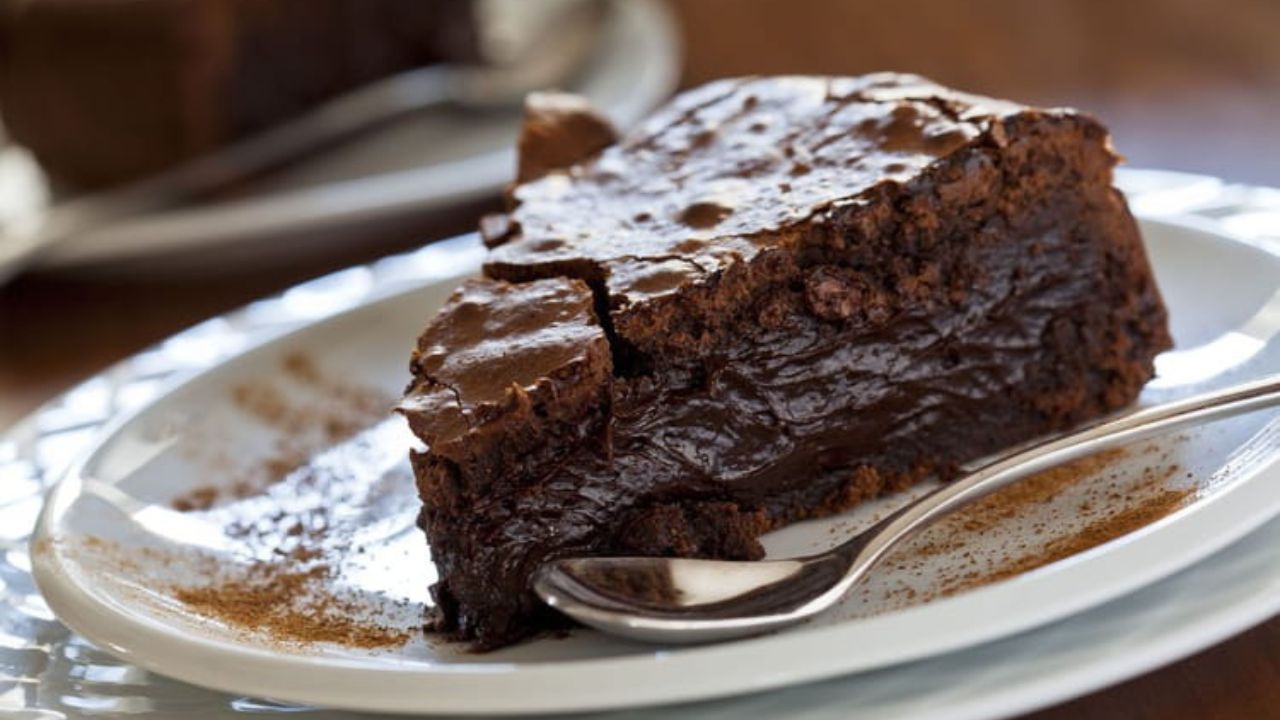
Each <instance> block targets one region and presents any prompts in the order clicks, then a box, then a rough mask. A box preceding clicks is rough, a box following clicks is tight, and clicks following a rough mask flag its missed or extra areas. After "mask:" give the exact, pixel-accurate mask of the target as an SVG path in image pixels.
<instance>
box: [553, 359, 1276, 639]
mask: <svg viewBox="0 0 1280 720" xmlns="http://www.w3.org/2000/svg"><path fill="white" fill-rule="evenodd" d="M1274 405H1280V375H1273V376H1270V377H1268V378H1265V379H1263V380H1258V381H1254V382H1249V383H1244V384H1240V385H1235V386H1232V387H1229V388H1226V389H1224V390H1218V391H1215V392H1210V393H1205V394H1202V395H1196V396H1194V397H1190V398H1187V399H1185V400H1180V401H1177V402H1172V403H1168V404H1165V405H1159V406H1155V407H1150V408H1146V409H1142V410H1137V411H1135V412H1132V413H1130V414H1127V415H1124V416H1122V417H1119V418H1116V419H1114V420H1110V421H1107V422H1103V423H1101V424H1098V425H1095V426H1093V427H1089V428H1086V429H1084V430H1080V431H1078V432H1075V433H1071V434H1069V435H1066V436H1063V437H1059V438H1056V439H1053V440H1050V441H1047V442H1044V443H1041V444H1039V445H1035V446H1034V447H1031V448H1030V449H1028V450H1024V451H1021V452H1018V453H1015V454H1013V455H1010V456H1008V457H1005V458H1003V459H1000V460H997V461H995V462H992V463H990V464H988V465H986V466H984V467H982V468H980V469H978V470H976V471H974V472H973V473H971V474H969V475H966V476H964V477H963V478H961V479H959V480H956V481H955V482H951V483H948V484H946V485H943V486H942V487H941V488H939V489H938V490H936V491H934V492H932V493H930V494H928V495H926V496H924V497H922V498H920V499H919V500H917V501H915V502H913V503H911V504H909V505H907V506H906V507H904V508H902V509H901V510H899V511H897V512H895V513H893V514H892V515H890V516H889V517H887V518H885V519H884V520H882V521H880V522H878V523H876V524H875V525H873V526H872V527H870V528H868V529H867V530H864V531H863V532H861V533H859V534H858V535H856V536H854V537H853V538H851V539H849V540H848V541H846V542H844V543H842V544H840V545H838V546H837V547H835V548H832V549H831V550H828V551H826V552H822V553H818V554H816V555H809V556H806V557H799V558H794V559H789V560H767V561H760V562H732V561H721V560H692V559H684V558H646V557H618V558H564V559H560V560H554V561H552V562H549V563H547V564H545V565H543V566H542V567H541V568H539V569H538V572H537V573H536V574H535V576H534V583H533V587H534V590H535V592H537V594H538V596H539V597H541V598H542V600H543V601H544V602H546V603H547V604H548V605H550V606H551V607H553V608H555V609H556V610H559V611H560V612H562V613H564V614H566V615H568V616H569V617H571V618H573V619H575V620H577V621H579V622H581V623H583V624H585V625H590V626H592V627H595V628H597V629H599V630H603V631H604V632H607V633H612V634H614V635H622V636H626V637H630V638H635V639H639V640H646V641H652V642H662V643H695V642H706V641H711V640H726V639H729V638H735V637H743V636H748V635H756V634H759V633H763V632H768V631H770V630H776V629H778V628H782V627H786V626H787V625H793V624H795V623H798V622H801V621H803V620H807V619H809V618H812V617H814V616H815V615H818V614H820V613H822V612H824V611H826V610H828V609H830V608H831V607H832V606H834V605H835V604H836V603H837V602H839V601H840V599H841V598H842V597H844V595H845V594H846V593H847V592H848V591H849V589H850V588H852V587H853V586H854V585H855V584H856V583H858V582H859V581H860V580H862V579H863V578H864V577H866V575H867V573H868V572H869V571H870V570H871V569H872V568H873V567H875V565H876V564H877V563H878V562H879V561H880V560H881V559H883V558H884V557H885V555H886V554H888V552H889V551H890V550H892V549H893V548H894V547H896V546H898V545H899V544H901V543H902V542H903V541H905V540H907V539H909V538H911V537H913V536H915V535H916V534H917V533H919V532H920V531H921V530H922V529H924V528H925V527H926V526H928V525H929V524H931V523H932V522H934V521H935V520H937V519H939V518H941V517H943V516H944V515H946V514H948V513H950V512H951V511H953V510H956V509H958V508H960V507H963V506H965V505H967V504H969V503H971V502H973V501H974V500H977V499H978V498H981V497H983V496H985V495H988V494H990V493H991V492H993V491H995V490H997V489H999V488H1002V487H1005V486H1006V485H1009V484H1011V483H1013V482H1016V481H1018V480H1020V479H1022V478H1025V477H1027V476H1030V475H1034V474H1036V473H1039V472H1041V471H1044V470H1048V469H1050V468H1052V467H1055V466H1058V465H1061V464H1063V463H1066V462H1070V461H1072V460H1077V459H1080V458H1083V457H1088V456H1090V455H1093V454H1095V453H1098V452H1102V451H1104V450H1109V449H1112V448H1116V447H1120V446H1123V445H1127V444H1129V443H1132V442H1136V441H1138V440H1142V439H1144V438H1148V437H1151V436H1154V435H1157V434H1160V433H1164V432H1168V431H1171V430H1174V429H1177V428H1181V427H1186V426H1190V425H1196V424H1201V423H1205V422H1208V421H1211V420H1217V419H1221V418H1226V417H1230V416H1233V415H1238V414H1241V413H1246V412H1250V411H1254V410H1260V409H1263V408H1266V407H1271V406H1274Z"/></svg>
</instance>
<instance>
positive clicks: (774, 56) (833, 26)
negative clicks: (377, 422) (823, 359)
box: [0, 0, 1280, 720]
mask: <svg viewBox="0 0 1280 720" xmlns="http://www.w3.org/2000/svg"><path fill="white" fill-rule="evenodd" d="M673 8H674V9H675V11H676V14H677V16H679V18H680V20H681V23H682V27H683V29H684V33H685V36H686V45H687V56H686V71H685V77H684V83H685V85H692V84H697V83H698V82H701V81H703V80H706V79H709V78H713V77H720V76H725V75H736V74H744V73H764V72H826V73H857V72H866V71H870V70H877V69H897V70H911V71H917V72H921V73H924V74H927V75H930V76H932V77H934V78H936V79H938V80H940V81H943V82H947V83H952V84H955V85H957V86H960V87H964V88H967V89H973V90H977V91H983V92H988V93H991V94H996V95H1006V96H1009V97H1015V98H1019V99H1024V100H1029V101H1035V102H1041V103H1054V104H1071V105H1076V106H1079V107H1084V108H1087V109H1090V110H1093V111H1094V112H1095V113H1096V114H1097V115H1099V116H1100V117H1102V118H1103V119H1104V120H1105V121H1107V122H1108V123H1109V124H1111V125H1112V127H1113V129H1114V130H1115V132H1116V136H1117V144H1118V145H1119V147H1120V149H1121V151H1122V152H1124V153H1125V154H1127V155H1128V156H1129V158H1130V161H1131V162H1132V163H1133V164H1135V165H1143V166H1151V167H1166V168H1174V169H1185V170H1193V171H1200V172H1210V173H1214V174H1218V175H1222V176H1225V177H1228V178H1230V179H1233V180H1242V181H1250V182H1256V183H1263V184H1280V144H1277V143H1276V142H1274V140H1273V138H1271V130H1272V128H1273V127H1275V126H1276V123H1275V122H1274V120H1272V118H1275V117H1277V116H1280V42H1277V41H1276V39H1275V31H1276V30H1277V29H1280V4H1277V3H1270V2H1263V1H1261V0H1260V1H1258V2H1242V1H1238V0H1231V1H1229V2H1217V3H1204V2H1200V1H1199V0H1167V1H1165V2H1145V1H1129V2H1124V3H1114V2H1104V1H1103V0H1083V1H1076V2H1036V3H1026V2H1021V1H1020V0H978V1H977V2H967V3H944V2H931V1H928V0H898V2H895V3H870V2H837V1H835V0H829V1H828V0H812V1H810V2H786V3H783V2H776V1H775V0H689V1H688V2H681V3H675V4H673ZM486 206H487V204H486V203H481V204H477V205H473V206H469V207H465V208H457V209H454V210H452V211H450V212H448V213H444V214H437V215H432V216H427V217H424V218H421V219H420V220H419V221H417V222H416V223H415V224H414V226H413V227H411V228H408V229H407V230H401V231H398V232H396V233H394V234H393V236H391V237H381V238H376V239H370V240H369V241H367V242H365V243H363V244H362V245H361V246H360V247H359V248H358V249H356V250H351V251H347V252H345V253H344V254H343V255H341V256H337V255H333V256H327V257H321V258H310V259H307V260H305V261H299V262H298V263H296V264H295V265H293V266H291V267H289V268H287V269H285V270H281V269H279V268H269V269H255V268H245V269H244V270H243V271H236V272H223V273H220V274H218V275H205V276H191V275H184V276H181V277H155V276H151V277H147V278H139V277H130V276H127V275H115V276H102V275H98V274H86V275H80V276H69V275H53V274H39V275H28V276H25V277H22V278H19V279H18V280H16V281H15V282H13V283H11V284H9V285H8V286H6V287H4V288H0V428H2V427H4V426H7V425H8V424H10V423H12V422H14V421H16V420H17V419H18V418H20V417H21V416H23V415H24V414H26V413H28V412H30V411H31V410H33V409H34V408H35V407H37V406H38V405H39V404H40V403H41V402H43V401H45V400H47V399H49V398H50V397H52V396H53V395H55V394H57V393H58V392H60V391H62V390H64V389H66V388H67V387H69V386H71V385H72V384H74V383H75V382H77V381H79V380H81V379H83V378H86V377H88V376H90V375H92V374H94V373H95V372H97V371H99V370H101V369H103V368H104V367H106V366H107V365H109V364H110V363H112V362H115V361H117V360H119V359H122V358H124V357H126V356H128V355H129V354H131V353H133V352H135V351H137V350H140V349H142V348H144V347H146V346H147V345H150V344H151V343H154V342H156V341H158V340H160V339H162V338H164V337H166V336H167V335H170V334H172V333H173V332H175V331H177V330H180V329H182V328H184V327H186V326H188V325H191V324H194V323H196V322H199V321H200V320H203V319H205V318H208V317H210V316H212V315H215V314H218V313H221V312H224V311H226V310H229V309H231V308H234V307H236V306H238V305H241V304H243V303H245V302H247V301H249V300H252V299H253V298H255V297H259V296H261V295H263V294H266V293H270V292H273V291H276V290H279V289H282V288H284V287H287V286H289V285H291V284H293V283H296V282H299V281H301V280H303V279H306V278H308V277H312V276H315V275H317V274H320V273H323V272H325V271H327V270H331V269H336V268H339V267H342V266H345V265H347V264H350V263H354V262H360V261H365V260H369V259H372V258H374V257H377V256H379V255H381V254H385V253H387V252H392V251H395V250H398V249H404V248H408V247H411V246H412V245H414V244H416V243H419V242H422V241H426V240H430V239H436V238H442V237H447V236H449V235H451V234H455V233H457V232H460V231H464V230H467V229H470V227H472V226H473V224H474V222H475V218H476V217H477V215H478V214H479V212H480V211H481V210H482V209H483V208H484V207H486ZM1031 717H1035V718H1038V719H1043V720H1049V719H1050V718H1052V719H1054V720H1057V719H1059V718H1061V719H1063V720H1065V719H1067V718H1079V717H1089V718H1125V719H1126V720H1129V719H1135V718H1264V717H1280V618H1277V619H1273V620H1271V621H1270V622H1268V623H1266V624H1264V625H1262V626H1260V627H1257V628H1255V629H1253V630H1250V631H1249V632H1247V633H1245V634H1243V635H1240V636H1238V637H1236V638H1234V639H1232V640H1230V641H1228V642H1225V643H1223V644H1221V645H1219V646H1217V647H1214V648H1211V649H1209V650H1206V651H1204V652H1201V653H1199V654H1197V655H1195V656H1193V657H1191V658H1189V659H1186V660H1183V661H1181V662H1179V663H1176V664H1174V665H1172V666H1170V667H1167V668H1164V669H1162V670H1159V671H1157V672H1154V673H1151V674H1148V675H1146V676H1143V677H1140V678H1137V679H1135V680H1131V681H1129V682H1126V683H1124V684H1121V685H1118V686H1116V687H1113V688H1110V689H1107V690H1104V691H1102V692H1098V693H1095V694H1093V695H1089V696H1087V697H1084V698H1081V699H1078V700H1075V701H1072V702H1070V703H1067V704H1065V705H1061V706H1058V707H1055V708H1052V709H1049V710H1046V711H1043V712H1040V713H1036V714H1035V715H1033V716H1031Z"/></svg>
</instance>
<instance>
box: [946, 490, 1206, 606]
mask: <svg viewBox="0 0 1280 720" xmlns="http://www.w3.org/2000/svg"><path fill="white" fill-rule="evenodd" d="M1191 494H1192V490H1191V489H1189V488H1186V489H1179V490H1161V491H1158V492H1156V493H1155V494H1153V495H1152V496H1151V497H1147V498H1142V499H1141V500H1140V501H1139V502H1138V503H1137V504H1136V505H1133V506H1130V507H1123V508H1120V509H1119V510H1117V511H1116V512H1115V513H1113V514H1112V515H1109V516H1107V517H1105V518H1103V519H1101V520H1098V521H1096V522H1092V523H1089V524H1088V525H1085V526H1084V527H1083V528H1081V529H1080V530H1079V531H1077V532H1075V533H1073V534H1071V535H1068V536H1066V537H1061V538H1056V539H1054V540H1052V541H1050V542H1049V543H1048V544H1046V545H1045V546H1044V548H1043V549H1041V550H1039V551H1037V552H1034V553H1031V554H1029V555H1025V556H1020V557H1013V558H1007V559H1005V560H1004V562H1003V563H1001V564H1000V565H998V566H997V567H996V568H995V569H994V570H991V571H989V572H987V573H984V574H981V575H975V576H973V577H960V578H955V579H952V580H951V581H950V582H948V583H946V584H944V585H943V587H942V588H941V590H940V594H941V595H944V596H945V595H954V594H956V593H959V592H963V591H965V590H969V589H971V588H974V587H978V586H981V585H989V584H991V583H994V582H999V581H1001V580H1008V579H1009V578H1012V577H1016V576H1018V575H1021V574H1023V573H1027V572H1031V571H1032V570H1035V569H1037V568H1042V567H1044V566H1045V565H1049V564H1050V563H1055V562H1058V561H1059V560H1065V559H1067V558H1069V557H1071V556H1073V555H1078V554H1080V553H1082V552H1085V551H1087V550H1092V549H1093V548H1095V547H1098V546H1099V545H1102V544H1104V543H1108V542H1111V541H1112V540H1115V539H1117V538H1120V537H1123V536H1125V535H1128V534H1129V533H1131V532H1134V531H1135V530H1140V529H1142V528H1144V527H1146V526H1148V525H1150V524H1151V523H1154V522H1156V521H1157V520H1160V519H1161V518H1164V517H1167V516H1168V515H1170V514H1172V513H1173V512H1175V511H1176V510H1178V509H1179V508H1182V507H1183V506H1185V505H1186V501H1187V498H1188V496H1190V495H1191Z"/></svg>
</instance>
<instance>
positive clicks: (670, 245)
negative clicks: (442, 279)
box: [402, 74, 1170, 648]
mask: <svg viewBox="0 0 1280 720" xmlns="http://www.w3.org/2000/svg"><path fill="white" fill-rule="evenodd" d="M555 108H556V109H557V111H556V112H553V113H548V112H547V111H546V104H545V103H543V107H542V108H541V109H539V108H536V107H535V108H533V110H532V111H531V113H530V119H529V123H528V125H527V127H526V133H525V135H524V138H523V140H522V143H521V149H522V153H525V154H528V153H531V152H536V147H535V146H536V145H537V143H536V141H530V138H533V137H536V136H539V135H540V136H546V137H554V138H556V142H557V143H558V144H557V147H556V148H555V151H554V152H552V153H544V154H543V155H541V156H539V157H540V158H546V157H557V158H562V162H564V163H568V164H566V165H563V166H561V167H549V166H548V163H547V162H545V161H544V160H542V159H539V160H537V161H528V162H525V161H522V164H521V167H522V168H535V167H536V168H537V169H536V170H535V171H530V172H528V173H525V174H526V176H527V177H525V178H524V180H525V181H524V182H522V183H521V184H518V185H516V186H514V187H513V188H512V190H511V192H510V199H511V209H510V212H508V213H507V214H506V215H505V216H503V217H498V218H490V219H488V220H487V221H486V222H485V223H483V224H482V232H483V234H484V235H485V241H486V243H487V244H488V245H489V246H490V248H491V250H490V254H489V258H488V261H487V262H486V264H485V267H484V274H485V277H484V278H482V279H478V280H474V281H471V282H469V283H468V284H466V285H465V286H464V287H463V288H462V289H461V290H460V291H459V292H458V293H457V294H456V295H455V296H454V297H453V298H452V299H451V300H450V301H449V303H448V304H447V305H446V307H445V308H444V309H443V310H442V311H441V313H440V315H439V316H438V317H437V319H436V320H435V321H433V323H432V324H431V325H430V326H429V327H428V328H427V330H426V332H425V333H424V335H423V336H422V338H421V340H420V342H419V346H418V351H417V352H416V354H415V358H414V361H413V364H412V368H413V373H414V381H413V383H412V384H411V386H410V388H409V391H408V393H407V395H406V398H405V401H404V403H403V406H402V411H403V412H404V413H405V414H406V416H407V417H408V418H409V420H410V423H411V426H412V428H413V430H414V432H415V433H416V434H417V435H418V436H419V437H420V438H422V439H423V440H424V441H425V443H426V445H427V449H426V450H425V451H424V452H420V453H415V455H414V457H413V461H414V467H415V470H416V473H417V476H418V481H419V488H420V491H421V495H422V499H423V502H424V506H423V510H422V515H421V524H422V526H423V528H424V529H425V530H426V533H427V535H428V538H429V541H430V543H431V548H432V557H433V560H434V562H435V563H436V565H437V569H438V571H439V581H438V583H437V584H436V585H435V586H434V587H433V593H434V596H435V598H436V600H437V602H438V604H439V608H440V611H441V618H440V625H441V627H442V628H443V629H446V630H448V631H451V632H453V633H454V634H456V635H457V636H459V637H462V638H465V639H468V640H471V641H474V642H475V644H476V645H477V646H479V647H481V648H491V647H497V646H500V645H502V644H506V643H509V642H512V641H514V640H517V639H519V638H521V637H523V636H525V635H527V634H528V633H530V632H532V631H534V630H537V629H538V628H540V627H544V626H545V625H547V624H548V623H551V622H554V619H553V618H552V617H551V614H550V612H549V611H548V610H546V609H544V608H541V607H540V606H539V604H538V602H537V600H536V598H535V597H534V596H533V594H532V593H531V591H530V590H529V578H530V576H531V574H532V573H533V572H534V571H535V570H536V568H537V567H538V566H539V565H540V564H541V563H542V562H544V561H545V560H546V559H547V558H549V557H554V556H563V555H583V554H656V555H679V556H698V557H720V558H741V559H747V558H758V557H760V556H761V554H762V550H761V547H760V544H759V542H758V541H757V538H758V537H759V535H760V534H761V533H763V532H766V531H767V530H769V529H771V528H774V527H777V526H779V525H782V524H785V523H788V522H792V521H795V520H798V519H803V518H809V517H814V516H819V515H823V514H828V513H833V512H838V511H841V510H844V509H846V508H849V507H850V506H852V505H854V504H856V503H858V502H860V501H862V500H864V499H867V498H870V497H873V496H876V495H878V494H881V493H884V492H886V491H890V490H895V489H900V488H904V487H906V486H908V485H910V484H911V483H913V482H916V481H918V480H920V479H921V478H923V477H925V476H927V475H929V474H931V473H935V474H938V475H941V476H942V477H944V478H945V477H950V476H952V475H953V474H954V473H955V469H956V467H957V466H958V465H959V464H961V463H963V462H965V461H967V460H971V459H974V458H976V457H979V456H981V455H984V454H988V453H991V452H993V451H996V450H998V449H1000V448H1003V447H1006V446H1008V445H1012V444H1015V443H1019V442H1023V441H1026V440H1028V439H1030V438H1032V437H1035V436H1037V435H1040V434H1043V433H1046V432H1050V431H1055V430H1061V429H1064V428H1067V427H1070V426H1072V425H1074V424H1076V423H1079V422H1081V421H1083V420H1087V419H1090V418H1093V417H1096V416H1098V415H1100V414H1103V413H1106V412H1109V411H1112V410H1115V409H1117V408H1120V407H1122V406H1124V405H1126V404H1128V403H1130V402H1131V401H1132V400H1133V399H1134V398H1135V397H1136V395H1137V394H1138V392H1139V390H1140V389H1141V387H1142V385H1143V384H1144V383H1145V382H1146V381H1147V380H1148V379H1149V378H1150V377H1151V375H1152V359H1153V358H1154V356H1155V355H1156V354H1157V353H1158V352H1160V351H1161V350H1163V349H1165V348H1167V347H1169V346H1170V339H1169V335H1168V331H1167V327H1166V317H1165V310H1164V307H1163V305H1162V303H1161V300H1160V296H1159V293H1158V291H1157V288H1156V286H1155V283H1154V281H1153V279H1152V276H1151V272H1150V268H1149V266H1148V263H1147V260H1146V257H1145V255H1144V251H1143V247H1142V244H1141V241H1140V238H1139V236H1138V232H1137V228H1136V225H1135V223H1134V220H1133V218H1132V217H1131V215H1130V214H1129V212H1128V209H1127V208H1126V205H1125V202H1124V199H1123V198H1122V197H1121V196H1120V194H1119V193H1118V192H1117V191H1116V190H1115V189H1114V188H1113V187H1112V183H1111V179H1112V178H1111V176H1112V168H1113V166H1114V165H1115V163H1116V155H1115V154H1114V152H1113V151H1112V149H1111V145H1110V140H1109V137H1108V134H1107V132H1106V130H1105V128H1103V127H1102V126H1101V125H1100V124H1099V123H1098V122H1097V121H1095V120H1093V119H1092V118H1090V117H1088V116H1086V115H1082V114H1080V113H1077V112H1074V111H1070V110H1041V109H1033V108H1027V107H1024V106H1021V105H1016V104H1012V103H1008V102H1003V101H998V100H991V99H988V98H981V97H976V96H973V95H967V94H963V93H959V92H955V91H952V90H948V89H946V88H942V87H939V86H937V85H935V84H933V83H931V82H929V81H927V80H924V79H921V78H918V77H914V76H906V75H896V74H878V75H869V76H864V77H854V78H827V77H776V78H746V79H735V80H725V81H720V82H716V83H712V84H710V85H707V86H704V87H702V88H699V89H696V90H693V91H690V92H688V93H685V94H684V95H681V96H680V97H678V98H676V99H675V100H674V101H673V102H672V103H671V104H670V105H668V106H667V107H665V108H663V109H661V110H659V111H658V112H657V113H655V114H654V115H653V116H652V117H651V118H650V119H649V120H648V121H647V122H645V123H644V124H643V125H641V126H640V127H639V128H638V129H636V130H635V131H633V132H631V133H629V134H627V135H626V136H625V137H623V138H621V139H619V140H617V141H615V142H609V143H607V144H604V145H602V137H604V136H602V134H601V132H603V131H601V130H599V128H600V127H602V126H601V125H600V123H599V122H597V121H596V120H592V119H591V118H584V117H582V116H581V115H579V113H589V112H590V111H589V110H588V109H587V108H579V107H576V106H575V105H573V104H572V103H563V102H561V103H556V104H555ZM592 117H594V116H592ZM575 126H576V127H583V128H588V129H589V130H588V131H583V132H581V133H574V132H562V131H558V130H557V129H556V128H557V127H559V128H565V127H575ZM531 127H532V128H534V132H530V130H529V128H531ZM575 137H579V138H580V140H581V142H580V144H577V145H576V146H575V144H574V142H573V138H575ZM522 172H524V171H523V170H522Z"/></svg>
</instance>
